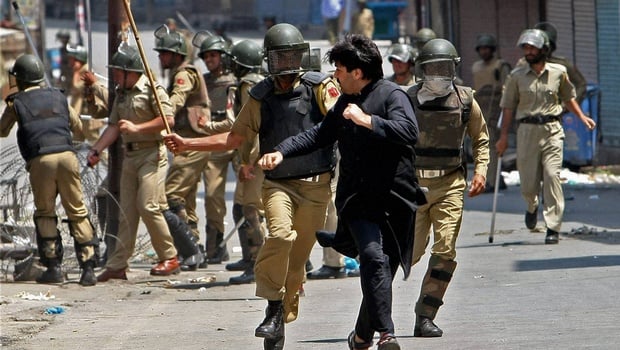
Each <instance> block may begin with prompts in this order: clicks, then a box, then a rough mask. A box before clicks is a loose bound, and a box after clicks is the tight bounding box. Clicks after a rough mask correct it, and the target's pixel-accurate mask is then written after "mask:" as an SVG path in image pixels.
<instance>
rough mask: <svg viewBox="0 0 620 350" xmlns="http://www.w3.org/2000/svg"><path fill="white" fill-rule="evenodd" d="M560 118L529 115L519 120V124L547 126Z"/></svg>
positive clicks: (558, 116) (556, 116)
mask: <svg viewBox="0 0 620 350" xmlns="http://www.w3.org/2000/svg"><path fill="white" fill-rule="evenodd" d="M561 119H562V116H560V115H530V116H527V117H523V118H521V119H519V123H525V124H547V123H551V122H555V121H560V120H561Z"/></svg>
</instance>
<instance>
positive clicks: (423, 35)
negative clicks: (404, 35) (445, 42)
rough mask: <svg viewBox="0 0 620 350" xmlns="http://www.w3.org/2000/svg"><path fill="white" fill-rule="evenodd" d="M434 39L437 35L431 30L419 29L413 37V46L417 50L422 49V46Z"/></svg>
mask: <svg viewBox="0 0 620 350" xmlns="http://www.w3.org/2000/svg"><path fill="white" fill-rule="evenodd" d="M436 38H437V34H436V33H435V31H434V30H432V29H431V28H420V30H418V31H417V32H416V33H415V35H414V36H413V39H414V41H415V44H416V46H417V47H418V48H422V46H424V45H425V44H426V43H427V42H428V41H429V40H433V39H436Z"/></svg>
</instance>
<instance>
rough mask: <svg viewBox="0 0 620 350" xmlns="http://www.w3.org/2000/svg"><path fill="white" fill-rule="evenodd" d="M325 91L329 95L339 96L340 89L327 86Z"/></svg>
mask: <svg viewBox="0 0 620 350" xmlns="http://www.w3.org/2000/svg"><path fill="white" fill-rule="evenodd" d="M327 93H328V94H329V96H331V97H338V96H340V91H338V89H337V88H336V87H335V86H330V87H328V88H327Z"/></svg>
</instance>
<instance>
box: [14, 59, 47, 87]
mask: <svg viewBox="0 0 620 350" xmlns="http://www.w3.org/2000/svg"><path fill="white" fill-rule="evenodd" d="M9 74H10V75H12V76H13V77H15V81H16V82H17V87H18V88H19V89H23V88H25V87H28V86H33V85H38V84H39V83H41V82H42V81H43V80H45V67H44V66H43V63H41V61H40V60H39V59H38V58H37V57H36V56H34V55H31V54H24V55H21V56H19V57H18V58H17V60H15V64H13V67H12V68H11V69H10V70H9Z"/></svg>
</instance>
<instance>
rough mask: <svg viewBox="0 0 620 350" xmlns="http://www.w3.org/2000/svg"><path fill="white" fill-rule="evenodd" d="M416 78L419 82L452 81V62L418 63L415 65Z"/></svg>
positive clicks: (454, 69)
mask: <svg viewBox="0 0 620 350" xmlns="http://www.w3.org/2000/svg"><path fill="white" fill-rule="evenodd" d="M415 70H416V73H415V75H416V78H417V79H418V80H420V81H450V82H451V81H453V80H454V78H455V77H456V65H455V64H454V60H451V59H439V60H429V61H424V62H420V63H418V64H416V65H415Z"/></svg>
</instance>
